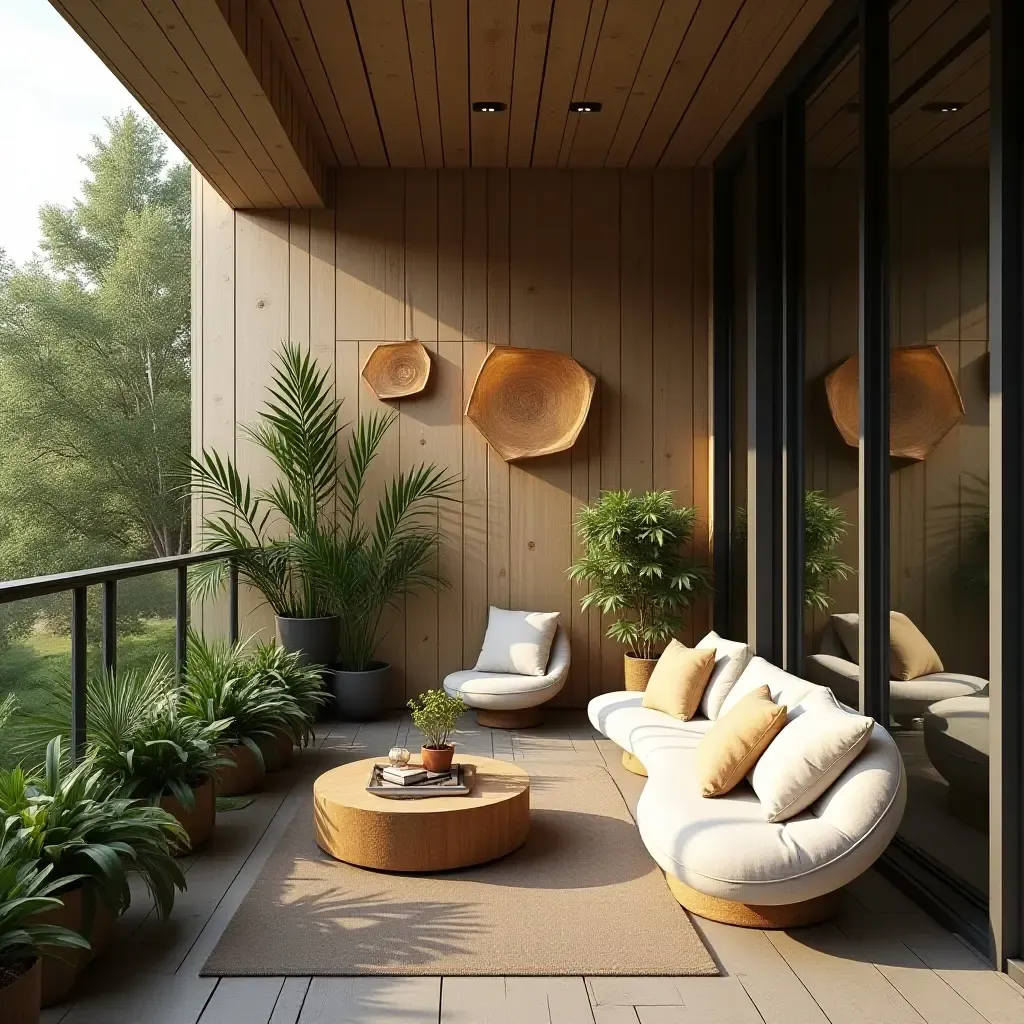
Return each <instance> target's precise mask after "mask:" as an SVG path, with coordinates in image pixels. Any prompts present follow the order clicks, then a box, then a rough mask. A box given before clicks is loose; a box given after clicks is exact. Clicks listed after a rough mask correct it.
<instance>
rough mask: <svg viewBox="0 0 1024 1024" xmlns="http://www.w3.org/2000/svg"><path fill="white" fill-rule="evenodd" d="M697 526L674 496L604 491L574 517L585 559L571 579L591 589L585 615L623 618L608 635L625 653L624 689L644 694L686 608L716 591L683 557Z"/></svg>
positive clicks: (694, 514) (691, 510)
mask: <svg viewBox="0 0 1024 1024" xmlns="http://www.w3.org/2000/svg"><path fill="white" fill-rule="evenodd" d="M696 523H697V510H696V509H695V508H693V507H692V506H683V507H678V506H676V504H675V501H674V496H673V493H672V491H647V492H646V493H645V494H637V495H634V494H632V493H631V492H630V491H604V492H602V494H601V496H600V497H599V498H598V500H597V501H596V502H595V503H594V504H593V505H585V506H584V507H583V508H581V509H580V510H579V513H578V514H577V517H576V533H577V536H578V537H579V539H580V540H581V541H582V542H583V545H584V554H583V557H582V558H580V559H578V560H577V561H576V562H575V563H574V564H573V565H572V566H571V568H570V569H569V578H570V579H571V580H573V581H574V582H578V583H585V584H588V585H589V588H590V589H589V590H588V591H587V593H586V594H584V595H583V598H582V599H581V601H580V606H581V607H582V608H583V610H584V611H586V610H588V609H590V608H596V609H598V610H599V611H600V612H601V613H602V614H604V615H610V616H618V618H616V619H615V621H614V622H612V624H611V626H609V628H608V636H609V637H610V638H611V639H612V640H616V641H618V642H619V643H621V644H625V645H626V647H627V650H626V652H625V659H624V674H625V683H626V689H627V690H643V689H646V687H647V681H648V680H649V679H650V677H651V672H653V671H654V666H655V665H656V664H657V659H658V656H659V655H660V653H661V650H662V649H663V648H664V645H665V644H666V642H667V641H668V640H669V639H671V637H672V636H673V635H675V634H677V633H678V632H679V631H680V630H681V629H682V626H683V615H682V613H683V611H684V609H686V608H688V607H689V606H690V605H691V604H692V603H693V602H694V601H695V600H697V598H699V597H702V596H703V595H705V594H708V593H709V592H710V591H711V585H710V573H709V571H708V569H707V567H706V566H703V565H700V564H698V563H696V562H694V561H693V559H691V558H690V557H689V555H688V554H687V553H686V547H687V545H688V544H689V543H690V541H691V539H692V538H693V530H694V527H695V525H696Z"/></svg>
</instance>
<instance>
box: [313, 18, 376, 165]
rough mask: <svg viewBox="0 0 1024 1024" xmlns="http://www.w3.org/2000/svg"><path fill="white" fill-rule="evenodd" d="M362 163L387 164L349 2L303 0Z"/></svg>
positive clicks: (356, 153)
mask: <svg viewBox="0 0 1024 1024" xmlns="http://www.w3.org/2000/svg"><path fill="white" fill-rule="evenodd" d="M301 3H302V10H303V13H304V14H305V15H306V21H307V22H308V23H309V29H310V32H311V33H312V35H313V39H314V40H315V42H316V46H317V50H318V51H319V53H320V60H321V61H322V63H323V66H324V71H325V72H326V74H327V80H328V81H329V82H330V84H331V91H332V92H333V93H334V96H335V99H336V101H337V103H338V109H339V110H340V111H341V116H342V119H343V120H344V122H345V130H346V131H347V132H348V137H349V139H350V140H351V143H352V149H353V151H354V153H355V158H356V162H357V163H358V164H359V166H360V167H387V165H388V159H387V154H386V153H385V150H384V140H383V139H382V138H381V134H380V125H379V124H378V123H377V114H376V111H375V110H374V106H373V97H372V95H371V93H370V83H369V81H368V80H367V78H366V71H365V69H364V68H363V58H362V54H360V52H359V42H358V40H357V39H356V30H355V26H354V25H353V24H352V19H351V17H350V16H349V12H348V5H347V4H344V3H339V2H338V0H301Z"/></svg>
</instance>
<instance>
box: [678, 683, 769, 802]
mask: <svg viewBox="0 0 1024 1024" xmlns="http://www.w3.org/2000/svg"><path fill="white" fill-rule="evenodd" d="M785 724H786V709H785V708H784V707H782V706H780V705H778V704H776V703H775V702H774V701H773V700H772V698H771V691H770V690H769V689H768V687H767V686H761V687H758V689H756V690H754V691H753V692H751V693H748V694H747V695H746V696H745V697H743V698H741V699H740V700H738V701H737V702H736V704H735V705H734V706H733V707H732V708H731V710H729V711H727V712H726V713H725V714H724V715H722V717H721V718H719V719H717V721H716V722H715V724H714V725H713V726H711V728H710V729H708V731H707V732H706V733H705V734H704V736H703V737H702V739H701V741H700V744H699V745H698V746H697V777H698V779H699V781H700V791H701V793H702V794H703V795H704V796H722V795H723V794H725V793H728V792H729V790H731V789H734V788H735V787H736V786H737V785H739V783H740V782H741V781H742V780H743V778H744V777H745V776H746V775H747V773H748V772H749V771H750V769H751V768H753V767H754V765H755V764H756V763H757V759H758V758H759V757H760V756H761V755H762V753H763V752H764V750H765V749H766V748H767V747H768V745H769V744H770V743H771V742H772V740H773V739H774V738H775V737H776V736H777V735H778V733H779V731H780V730H781V729H782V727H783V726H784V725H785Z"/></svg>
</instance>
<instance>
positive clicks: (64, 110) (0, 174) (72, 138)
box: [0, 0, 180, 263]
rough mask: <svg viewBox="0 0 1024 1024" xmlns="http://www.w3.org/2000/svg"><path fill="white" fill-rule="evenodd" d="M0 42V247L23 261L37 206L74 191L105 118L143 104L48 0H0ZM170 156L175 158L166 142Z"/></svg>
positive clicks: (34, 234)
mask: <svg viewBox="0 0 1024 1024" xmlns="http://www.w3.org/2000/svg"><path fill="white" fill-rule="evenodd" d="M0 39H2V40H3V59H2V60H0V139H3V140H4V141H3V143H2V144H0V196H3V197H4V201H3V202H2V203H0V249H5V250H6V251H7V255H8V256H9V257H10V258H11V259H13V260H14V261H15V262H16V263H24V262H25V261H26V260H28V259H30V258H31V256H32V254H33V253H34V252H37V251H38V249H39V221H38V216H37V213H38V210H39V207H40V206H42V205H43V203H59V204H60V205H62V206H67V205H69V204H70V203H71V202H72V201H73V200H74V199H75V198H76V197H77V196H79V195H80V185H81V181H82V178H83V176H84V174H85V173H86V172H85V167H84V166H83V165H82V163H81V161H80V160H79V159H78V157H79V154H81V153H86V152H88V151H89V149H90V148H91V139H92V136H93V135H96V134H102V133H103V131H104V125H103V119H104V118H105V117H111V116H113V115H116V114H118V113H119V112H120V111H122V110H123V109H124V108H125V107H134V108H135V109H136V110H141V109H142V108H141V107H139V105H138V103H136V101H135V100H134V99H133V98H132V96H131V95H130V94H129V93H128V91H127V90H126V89H125V88H124V86H123V85H121V83H120V82H119V81H118V80H117V79H116V78H115V77H114V75H113V74H112V73H111V72H110V71H109V70H108V69H107V67H106V65H104V64H103V62H102V61H101V60H100V59H99V57H97V56H96V55H95V54H94V53H93V52H92V50H90V49H89V47H88V46H87V45H86V44H85V43H84V42H83V41H82V40H81V39H80V38H79V37H78V35H77V34H76V33H75V31H74V29H72V28H71V26H70V25H68V24H67V22H65V21H64V19H63V18H62V17H61V16H60V15H59V14H58V13H57V12H56V11H55V10H54V9H53V8H52V7H51V6H50V4H49V3H48V0H0ZM168 156H169V157H171V159H179V158H180V154H179V153H178V152H177V150H175V149H174V148H173V146H171V145H170V144H169V146H168Z"/></svg>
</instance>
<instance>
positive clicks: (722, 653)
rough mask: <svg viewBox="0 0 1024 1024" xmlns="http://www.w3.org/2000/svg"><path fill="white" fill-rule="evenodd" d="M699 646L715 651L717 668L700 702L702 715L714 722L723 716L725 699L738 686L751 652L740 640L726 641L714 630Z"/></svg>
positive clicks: (714, 669) (713, 671) (712, 673)
mask: <svg viewBox="0 0 1024 1024" xmlns="http://www.w3.org/2000/svg"><path fill="white" fill-rule="evenodd" d="M697 646H698V647H713V648H714V649H715V667H714V668H713V669H712V670H711V678H710V679H709V680H708V685H707V687H706V688H705V690H704V696H703V697H702V698H701V702H700V711H701V714H702V715H703V716H704V717H705V718H710V719H712V720H714V719H716V718H717V717H718V716H719V714H721V711H722V704H723V703H724V702H725V698H726V697H728V696H729V691H730V690H731V689H732V688H733V687H734V686H735V685H736V683H737V681H738V680H739V678H740V676H741V675H742V674H743V670H744V669H745V668H746V667H747V663H748V662H749V661H750V658H751V651H750V648H749V647H748V646H747V645H746V644H743V643H740V642H739V641H738V640H726V639H725V638H724V637H720V636H719V635H718V634H717V633H716V632H715V631H714V630H711V632H710V633H708V635H707V636H706V637H704V639H703V640H701V642H700V643H699V644H697Z"/></svg>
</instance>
